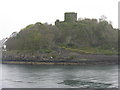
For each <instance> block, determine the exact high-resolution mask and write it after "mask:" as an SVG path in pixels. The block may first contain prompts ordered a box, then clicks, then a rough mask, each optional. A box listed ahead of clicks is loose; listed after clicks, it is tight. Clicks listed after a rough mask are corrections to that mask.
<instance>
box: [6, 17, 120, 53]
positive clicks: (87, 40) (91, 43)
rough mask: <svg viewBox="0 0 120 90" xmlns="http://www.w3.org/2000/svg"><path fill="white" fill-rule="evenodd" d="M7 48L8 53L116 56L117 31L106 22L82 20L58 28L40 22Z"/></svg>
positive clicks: (59, 25)
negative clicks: (14, 51) (30, 52)
mask: <svg viewBox="0 0 120 90" xmlns="http://www.w3.org/2000/svg"><path fill="white" fill-rule="evenodd" d="M6 46H7V50H8V51H11V50H19V51H39V52H41V53H51V52H53V51H56V52H59V51H60V50H61V49H65V50H68V51H71V52H78V53H83V54H117V51H118V50H117V49H118V48H117V47H118V30H117V29H114V28H113V27H112V25H111V24H109V23H108V22H107V21H105V20H103V21H100V22H98V21H95V20H93V19H83V20H80V21H77V22H74V23H70V22H63V23H60V24H58V25H49V24H43V23H40V22H37V23H35V24H30V25H28V26H26V27H25V28H23V29H21V30H20V32H19V33H18V34H17V35H16V36H15V37H11V38H9V39H8V40H7V42H6Z"/></svg>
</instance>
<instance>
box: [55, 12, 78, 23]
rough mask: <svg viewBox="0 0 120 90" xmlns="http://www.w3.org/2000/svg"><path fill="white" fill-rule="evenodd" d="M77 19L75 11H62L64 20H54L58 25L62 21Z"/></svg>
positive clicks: (72, 21)
mask: <svg viewBox="0 0 120 90" xmlns="http://www.w3.org/2000/svg"><path fill="white" fill-rule="evenodd" d="M76 21H77V13H75V12H66V13H64V21H59V20H58V19H57V20H56V21H55V25H59V24H60V23H63V22H71V23H74V22H76Z"/></svg>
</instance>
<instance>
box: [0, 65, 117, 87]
mask: <svg viewBox="0 0 120 90" xmlns="http://www.w3.org/2000/svg"><path fill="white" fill-rule="evenodd" d="M2 87H3V88H113V87H114V88H117V87H118V66H115V65H112V66H47V65H39V66H38V65H37V66H36V65H7V64H3V65H2Z"/></svg>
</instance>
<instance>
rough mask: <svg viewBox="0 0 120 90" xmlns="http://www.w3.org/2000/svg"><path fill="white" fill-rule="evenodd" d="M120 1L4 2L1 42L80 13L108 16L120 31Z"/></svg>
mask: <svg viewBox="0 0 120 90" xmlns="http://www.w3.org/2000/svg"><path fill="white" fill-rule="evenodd" d="M118 1H119V0H0V40H1V39H2V38H5V37H8V36H9V35H10V34H11V33H12V32H14V31H17V32H19V31H20V30H21V29H22V28H24V27H25V26H27V25H29V24H34V23H36V22H42V23H45V22H48V23H49V24H54V22H55V20H56V19H59V20H61V21H63V20H64V12H76V13H78V18H96V19H99V18H100V16H101V15H105V16H106V17H107V19H108V21H112V25H113V27H114V28H118Z"/></svg>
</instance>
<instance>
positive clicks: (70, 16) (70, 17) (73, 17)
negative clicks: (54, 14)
mask: <svg viewBox="0 0 120 90" xmlns="http://www.w3.org/2000/svg"><path fill="white" fill-rule="evenodd" d="M64 21H65V22H76V21H77V13H75V12H66V13H65V14H64Z"/></svg>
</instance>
